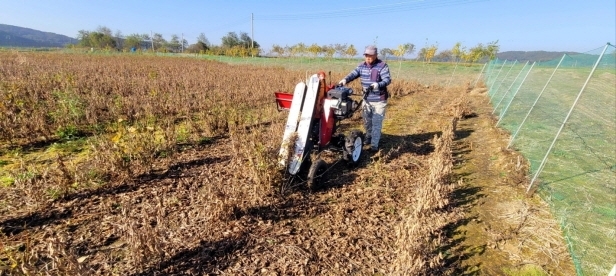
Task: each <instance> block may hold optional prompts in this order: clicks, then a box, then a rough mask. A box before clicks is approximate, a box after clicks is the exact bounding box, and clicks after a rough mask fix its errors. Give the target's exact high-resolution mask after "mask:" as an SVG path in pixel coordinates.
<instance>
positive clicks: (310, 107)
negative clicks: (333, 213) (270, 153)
mask: <svg viewBox="0 0 616 276" xmlns="http://www.w3.org/2000/svg"><path fill="white" fill-rule="evenodd" d="M330 74H331V73H330ZM330 79H331V76H330ZM275 95H276V103H277V105H278V111H282V110H287V111H288V112H289V116H288V118H287V123H286V126H285V130H284V135H283V137H282V145H281V147H280V151H279V157H280V158H279V160H280V161H279V163H280V165H281V166H282V167H284V168H285V171H286V172H288V174H290V175H291V177H290V180H291V181H294V180H299V181H300V182H301V183H304V181H305V183H306V184H307V186H308V187H309V188H310V189H315V188H317V187H318V186H320V185H321V184H322V181H323V178H324V177H323V176H324V174H325V172H327V170H328V168H327V166H328V165H327V163H326V162H325V160H323V159H322V158H321V153H322V152H324V151H327V152H335V153H341V154H342V160H344V161H345V162H346V163H347V164H349V165H352V166H354V165H356V164H357V162H358V161H359V158H360V156H361V153H362V144H363V139H364V133H363V132H361V131H359V130H352V131H351V132H350V133H349V134H348V135H344V134H341V133H337V132H336V131H337V128H338V126H339V123H340V121H342V120H344V119H346V118H349V117H351V116H352V115H353V113H354V112H355V111H357V109H359V108H360V106H361V102H362V101H363V99H361V100H360V101H359V102H358V101H357V100H354V99H352V98H351V95H353V90H352V89H351V88H349V87H345V86H337V85H332V84H331V83H330V84H329V85H327V84H326V79H325V73H324V72H319V73H318V74H314V75H312V76H311V77H310V78H308V79H307V80H306V82H299V83H298V84H297V85H296V86H295V91H294V93H293V94H290V93H286V92H275ZM338 161H340V160H338ZM338 161H336V163H337V162H338ZM306 172H307V174H306Z"/></svg>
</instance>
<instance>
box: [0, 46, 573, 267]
mask: <svg viewBox="0 0 616 276" xmlns="http://www.w3.org/2000/svg"><path fill="white" fill-rule="evenodd" d="M0 64H2V65H1V66H0V103H2V105H1V106H0V111H1V112H0V128H1V131H0V135H1V137H0V151H1V152H0V179H1V182H0V184H1V186H0V248H1V249H0V274H11V275H21V274H24V275H30V274H34V275H38V274H50V275H176V274H182V275H185V274H188V275H204V274H213V275H218V274H227V275H257V274H258V275H459V274H464V273H468V274H472V273H476V272H478V271H481V269H482V268H483V269H487V270H488V271H489V270H490V269H494V268H495V267H504V268H505V269H509V270H506V271H505V270H501V271H498V272H500V273H497V274H504V273H508V272H511V271H514V272H515V271H518V270H519V268H520V266H524V265H526V263H525V262H527V261H528V258H527V256H532V257H531V258H534V257H536V256H543V255H541V254H543V253H542V252H539V251H540V250H538V249H537V248H536V247H534V246H530V247H529V248H530V250H531V251H532V252H530V253H529V252H520V254H518V255H516V256H519V257H520V258H519V259H515V258H513V257H511V256H506V254H505V255H503V254H498V253H495V252H496V251H498V250H497V249H495V248H496V246H497V245H499V246H503V245H507V246H509V245H511V244H515V243H516V242H518V241H519V240H518V239H517V236H516V235H517V234H518V233H523V234H524V235H528V236H524V240H528V241H530V240H533V241H534V240H536V239H535V237H534V236H531V235H530V234H529V231H526V230H527V229H528V228H526V226H528V225H529V222H528V221H529V220H526V219H524V220H523V221H522V220H520V221H519V222H517V223H516V227H518V228H515V229H514V228H510V226H509V224H508V223H502V222H501V220H503V219H507V218H495V219H494V220H488V219H487V216H484V215H482V214H481V213H480V212H478V211H477V209H473V208H474V207H473V205H474V204H475V203H477V202H478V201H480V199H478V198H479V196H477V195H478V194H480V193H481V192H480V191H481V189H485V187H487V186H489V185H495V183H496V182H499V185H501V184H502V182H500V180H499V176H498V175H496V176H493V175H491V173H492V171H490V172H488V171H487V170H486V171H482V170H483V169H484V168H474V169H473V168H471V167H469V166H465V165H464V164H465V163H466V162H467V161H468V162H471V161H472V162H474V160H475V158H477V160H479V158H480V157H479V156H477V155H474V156H471V153H470V152H473V150H468V149H466V147H467V146H469V143H470V147H473V145H472V142H470V141H468V140H465V139H471V138H473V137H474V136H473V134H472V133H473V130H469V129H467V127H469V123H468V122H469V120H477V118H478V117H480V118H481V117H482V116H483V115H484V114H485V113H487V112H485V113H475V112H480V111H474V110H473V109H474V108H476V107H477V103H478V102H480V101H481V100H477V99H481V98H477V97H481V95H479V96H472V95H471V94H470V93H469V91H470V90H469V89H468V88H467V87H454V88H450V89H444V88H442V87H437V86H427V85H423V84H420V83H419V82H417V81H412V80H394V83H393V84H392V86H391V89H392V92H393V94H394V97H393V99H392V100H391V101H390V109H389V110H388V112H389V113H388V115H387V116H388V117H387V121H386V126H385V129H384V135H383V138H382V139H383V145H382V148H381V150H380V151H379V152H378V153H375V154H368V153H364V155H363V157H362V160H361V163H360V165H359V166H358V167H357V168H353V169H349V168H347V167H345V166H344V165H342V164H331V163H330V164H329V165H331V169H330V170H329V171H328V172H327V175H326V178H327V179H328V181H327V183H326V185H325V187H324V188H323V189H321V190H319V191H317V192H309V191H308V190H307V189H305V188H304V187H287V186H283V185H285V184H286V182H285V181H284V179H283V178H284V174H283V173H282V172H281V170H280V169H279V168H278V167H277V163H278V162H277V156H276V155H277V153H278V150H279V147H280V143H281V139H282V133H283V129H284V122H285V121H286V113H285V112H276V107H275V102H274V97H273V92H274V91H279V90H287V91H288V90H290V89H292V88H293V87H294V86H295V84H296V83H297V82H298V81H300V80H303V79H304V78H305V72H290V71H285V70H283V69H280V68H263V67H253V66H249V65H242V66H230V65H227V64H223V63H218V62H213V61H203V60H197V59H191V58H160V57H148V56H128V55H125V56H123V55H121V56H107V57H102V56H89V55H76V54H53V53H51V54H45V53H17V52H0ZM323 69H325V70H326V69H327V68H323ZM350 69H351V68H349V70H350ZM345 73H346V72H332V75H333V79H334V80H337V79H340V78H341V77H342V76H343V75H344V74H345ZM355 85H357V84H355ZM355 88H356V89H357V87H355ZM357 90H358V89H357ZM473 97H476V98H475V99H473ZM426 99H432V100H431V101H429V102H428V101H425V102H423V101H424V100H426ZM478 114H479V115H478ZM487 120H488V121H489V119H487ZM473 122H475V124H477V123H478V122H479V121H473ZM345 123H346V124H345V125H343V126H342V128H344V129H350V128H358V126H359V124H360V118H357V117H355V118H353V119H351V120H348V122H347V121H345ZM461 125H463V126H464V129H463V130H459V129H458V128H459V126H461ZM470 125H471V126H470V127H472V123H471V124H470ZM475 127H477V125H475ZM475 131H477V130H475ZM492 131H495V130H493V129H492ZM493 135H494V136H495V137H498V135H501V134H500V133H496V134H493ZM473 139H475V138H473ZM477 146H478V145H475V147H477ZM491 148H492V147H486V148H485V150H489V149H491ZM492 154H493V155H494V156H504V157H502V159H499V160H503V164H502V166H500V167H498V169H500V168H505V167H507V166H510V164H511V162H513V161H511V160H515V158H517V156H516V155H510V153H509V152H506V151H505V152H499V151H497V152H493V153H492ZM489 158H490V157H489V156H484V159H482V160H485V162H489ZM464 168H466V169H467V170H468V171H467V172H464V175H461V170H463V169H464ZM522 170H523V167H522V166H519V167H518V168H517V169H513V171H511V173H510V174H511V175H518V174H521V175H522V176H521V177H518V178H512V179H521V181H524V180H525V178H524V174H523V172H521V171H522ZM471 175H474V177H475V179H480V178H482V181H485V182H482V183H483V184H482V185H485V186H482V187H480V188H477V190H473V189H470V188H469V187H468V185H474V184H469V183H465V182H464V181H465V179H467V178H469V176H471ZM491 181H493V182H494V183H489V182H491ZM505 183H506V184H507V189H511V190H514V191H515V190H518V188H520V187H517V186H518V185H519V184H520V183H512V182H505ZM479 186H481V185H477V187H479ZM521 189H523V188H521ZM461 190H464V191H466V192H468V191H475V192H473V193H472V194H466V195H465V196H460V191H461ZM484 194H489V193H488V192H485V193H484ZM474 196H477V197H476V198H477V199H472V198H474ZM518 199H519V197H518ZM495 203H503V202H502V201H499V202H494V203H491V204H495ZM523 207H524V206H522V207H518V208H521V209H524V208H526V209H525V210H527V211H528V212H529V213H532V210H531V209H529V208H527V207H524V208H523ZM483 208H486V205H484V206H483ZM543 208H544V206H543ZM509 211H510V210H509ZM515 214H520V213H515ZM522 215H524V214H522ZM522 215H520V216H522ZM526 217H529V215H526ZM543 217H545V218H546V221H547V222H548V223H547V224H546V226H544V227H547V228H548V229H550V228H552V229H553V228H554V227H556V229H553V230H554V231H555V233H558V232H559V231H558V229H557V226H554V225H555V224H552V221H550V219H551V218H550V217H549V214H548V215H545V216H543ZM477 218H482V219H484V221H483V222H482V223H484V224H482V225H489V226H490V227H492V228H490V230H489V231H484V230H485V228H484V229H483V230H472V228H473V227H474V226H473V225H472V223H471V221H477ZM516 218H517V217H516ZM516 221H517V220H516ZM501 225H502V226H501ZM530 225H534V224H530ZM464 227H467V228H466V229H464ZM500 227H502V228H500ZM506 229H511V230H509V232H506ZM541 229H544V228H543V227H542V228H541ZM535 230H536V229H535ZM542 231H543V230H542ZM488 232H489V233H495V232H499V233H505V234H507V235H509V236H505V235H502V236H490V235H489V234H487V233H488ZM460 235H462V236H465V237H466V236H468V237H478V238H481V237H483V238H484V239H483V240H480V241H476V242H475V243H474V244H466V242H468V240H465V239H464V238H461V237H460ZM550 237H554V236H550ZM558 238H559V237H558V235H556V238H555V240H551V241H553V242H555V244H554V248H556V249H555V250H559V249H561V248H562V241H561V240H559V239H558ZM469 240H472V238H469ZM491 244H494V245H495V246H491ZM524 246H526V245H524ZM476 248H483V249H484V250H483V251H481V250H477V249H476ZM501 248H502V247H501ZM493 249H494V250H493ZM554 252H555V251H550V252H548V253H546V254H552V253H554ZM556 252H557V254H552V260H549V259H548V260H547V261H545V262H543V261H544V260H546V259H545V258H538V260H540V261H541V263H536V264H537V267H539V268H538V269H536V270H538V271H547V272H550V273H553V272H554V271H556V269H557V268H559V266H560V267H561V268H560V269H561V270H562V269H563V268H562V267H565V271H568V270H567V269H569V267H570V265H569V264H568V263H566V262H569V260H568V259H567V257H566V256H565V255H564V254H563V251H556ZM564 252H565V253H566V251H564ZM488 253H489V254H491V255H490V256H489V258H487V257H486V256H487V255H483V254H488ZM493 256H497V257H493ZM482 258H484V259H495V261H493V262H492V263H490V262H489V261H487V262H488V263H486V264H482V262H484V261H476V259H482ZM538 262H539V261H538ZM564 263H566V264H564ZM556 274H558V273H556ZM565 274H566V273H565ZM513 275H515V274H513Z"/></svg>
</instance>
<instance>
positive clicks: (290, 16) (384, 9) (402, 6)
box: [255, 0, 488, 20]
mask: <svg viewBox="0 0 616 276" xmlns="http://www.w3.org/2000/svg"><path fill="white" fill-rule="evenodd" d="M485 1H488V0H441V1H439V0H436V1H431V0H426V1H422V0H415V1H406V2H398V3H392V4H381V5H373V6H367V7H358V8H349V9H341V10H334V11H325V12H314V13H287V14H269V15H268V14H264V15H261V16H260V17H255V20H306V19H323V18H336V17H351V16H360V15H373V14H383V13H393V12H402V11H410V10H422V9H429V8H439V7H447V6H454V5H463V4H470V3H475V2H485Z"/></svg>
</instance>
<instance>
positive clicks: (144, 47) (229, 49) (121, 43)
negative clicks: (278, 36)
mask: <svg viewBox="0 0 616 276" xmlns="http://www.w3.org/2000/svg"><path fill="white" fill-rule="evenodd" d="M77 40H78V42H77V44H75V45H73V46H74V47H86V48H95V49H115V50H121V51H153V52H162V53H180V52H186V53H200V54H210V55H228V56H249V55H252V56H256V55H258V53H259V52H260V45H259V43H258V42H256V41H253V40H252V38H251V37H250V36H249V35H248V34H247V33H245V32H240V33H239V34H237V33H236V32H229V33H228V34H227V35H225V36H224V37H222V44H221V45H214V44H211V43H210V41H209V40H208V38H207V37H206V36H205V34H203V33H201V34H199V36H198V37H197V42H196V43H194V44H188V41H187V40H186V39H184V38H183V37H180V36H178V35H177V34H173V35H171V38H170V39H169V40H167V39H165V38H164V37H163V35H162V34H160V33H153V34H147V33H144V34H130V35H126V36H124V35H123V34H122V32H121V31H116V32H115V33H112V31H111V29H109V28H107V27H98V28H97V29H96V30H94V31H87V30H80V31H79V32H78V35H77Z"/></svg>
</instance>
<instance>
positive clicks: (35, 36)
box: [0, 24, 78, 48]
mask: <svg viewBox="0 0 616 276" xmlns="http://www.w3.org/2000/svg"><path fill="white" fill-rule="evenodd" d="M77 42H78V40H77V39H75V38H72V37H68V36H65V35H61V34H56V33H52V32H44V31H39V30H35V29H30V28H24V27H19V26H13V25H7V24H0V47H35V48H40V47H65V46H66V45H69V44H75V43H77Z"/></svg>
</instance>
